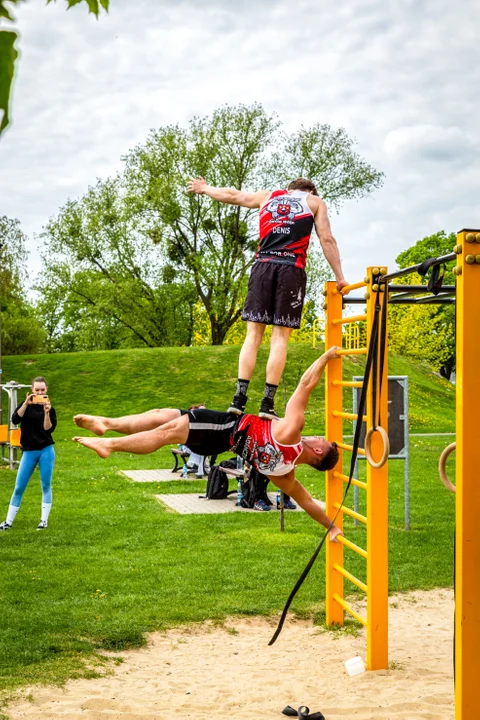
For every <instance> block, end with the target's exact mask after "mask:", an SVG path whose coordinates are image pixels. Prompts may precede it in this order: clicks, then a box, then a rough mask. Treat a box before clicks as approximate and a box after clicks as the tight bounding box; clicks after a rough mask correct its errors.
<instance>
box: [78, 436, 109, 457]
mask: <svg viewBox="0 0 480 720" xmlns="http://www.w3.org/2000/svg"><path fill="white" fill-rule="evenodd" d="M72 440H73V442H77V443H79V444H80V445H85V447H88V448H90V450H95V452H96V453H97V455H100V457H101V458H107V457H108V456H109V455H110V453H111V452H112V451H111V450H110V448H109V444H110V441H109V440H108V439H105V440H100V438H91V437H80V436H78V435H77V436H76V437H74V438H72Z"/></svg>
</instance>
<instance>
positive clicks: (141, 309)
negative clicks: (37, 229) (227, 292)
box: [37, 178, 194, 351]
mask: <svg viewBox="0 0 480 720" xmlns="http://www.w3.org/2000/svg"><path fill="white" fill-rule="evenodd" d="M42 238H43V240H44V242H45V246H44V251H43V255H42V259H43V264H44V271H43V272H42V273H41V276H40V279H39V281H38V284H37V290H38V291H39V293H40V295H41V300H40V302H39V311H40V312H41V315H42V318H43V320H44V324H45V327H46V329H47V333H48V347H49V349H50V351H53V350H63V351H69V350H80V349H82V350H93V349H113V348H117V347H137V346H141V345H146V346H148V347H156V346H160V345H174V344H190V340H191V331H192V328H191V326H192V318H191V310H190V307H191V305H192V303H193V302H194V292H193V288H192V287H191V285H189V283H186V282H178V283H175V282H173V279H172V278H171V277H169V274H168V272H166V271H165V268H163V267H162V265H161V262H160V260H159V258H158V253H157V252H156V249H155V247H154V246H153V245H152V242H151V240H150V239H149V238H148V237H145V235H143V234H141V233H138V232H137V230H136V228H135V225H134V224H133V223H132V220H131V217H130V216H129V213H128V206H127V205H126V204H125V202H124V197H123V195H122V192H121V182H120V179H118V178H114V179H111V180H106V181H105V182H101V181H98V182H97V184H96V185H95V187H93V188H90V190H89V191H88V193H87V194H86V195H85V196H84V197H83V198H81V199H80V200H76V201H69V202H68V203H67V204H66V205H65V207H64V208H62V210H61V212H60V214H59V216H58V217H57V218H56V219H54V220H52V221H50V223H49V224H48V225H47V227H46V229H45V231H44V232H43V234H42Z"/></svg>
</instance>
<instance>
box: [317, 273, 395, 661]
mask: <svg viewBox="0 0 480 720" xmlns="http://www.w3.org/2000/svg"><path fill="white" fill-rule="evenodd" d="M379 272H380V269H379V268H372V267H370V268H368V269H367V275H366V277H365V280H364V282H359V283H355V284H354V285H352V286H350V287H349V288H345V289H344V290H349V289H355V288H360V287H366V288H367V292H366V293H365V299H364V300H363V302H364V303H365V300H366V303H365V304H366V306H367V312H366V315H361V316H357V320H366V324H367V347H368V345H369V343H370V340H371V332H372V325H373V321H374V316H375V297H374V291H373V290H372V289H371V288H372V279H373V276H374V275H378V273H379ZM381 272H382V274H383V275H385V274H386V272H387V270H386V269H385V268H381ZM325 288H326V290H325V293H324V294H325V297H326V302H325V304H324V309H325V311H326V322H325V344H326V347H330V346H332V345H339V346H341V344H342V325H343V324H345V323H349V322H350V319H349V318H343V316H342V311H343V297H342V295H341V294H340V293H338V292H337V290H336V288H335V283H334V282H327V283H326V284H325ZM381 300H382V302H383V301H386V300H385V294H384V293H383V292H382V293H381ZM366 352H367V348H361V349H359V350H358V351H357V353H356V354H365V353H366ZM380 352H381V348H380V346H379V348H378V353H379V356H378V365H379V367H380ZM347 353H348V351H344V352H342V353H341V355H344V354H347ZM384 353H385V354H384V358H385V359H384V364H383V378H382V384H381V390H380V379H379V378H377V381H376V382H377V387H376V392H377V408H378V407H380V413H381V418H382V426H383V429H384V430H385V432H387V431H388V428H387V415H388V363H387V346H385V349H384ZM325 382H326V401H325V405H326V407H325V415H326V436H327V437H328V439H329V440H334V441H336V442H337V444H338V446H339V448H340V460H339V462H338V464H337V469H334V470H331V471H329V472H327V480H326V501H327V514H328V515H329V516H330V517H333V516H334V515H335V513H336V512H337V511H338V509H339V508H340V506H341V503H342V499H343V494H344V483H345V482H348V476H347V475H344V474H343V471H342V467H343V457H342V455H343V452H342V451H347V452H349V451H351V450H352V448H351V446H349V445H346V444H345V443H344V442H343V420H349V419H352V415H353V414H352V413H346V412H343V388H344V387H347V388H349V387H352V385H353V383H352V382H350V381H344V380H343V374H342V359H340V360H338V361H336V362H332V363H329V364H328V366H327V369H326V374H325ZM372 400H373V393H372V387H369V393H368V398H367V416H366V420H367V428H371V427H373V426H374V425H375V422H376V419H374V417H373V402H372ZM353 419H358V418H357V417H355V418H353ZM371 452H372V455H373V457H374V458H376V459H378V458H381V457H382V454H383V452H384V447H383V442H382V437H381V435H380V433H378V432H375V433H373V436H372V438H371ZM359 454H361V455H363V454H364V450H362V449H359ZM352 484H354V485H355V486H356V487H359V488H361V489H362V490H363V491H365V492H366V508H367V511H366V515H365V516H364V515H361V514H360V513H357V512H355V511H354V510H352V509H350V508H349V507H343V508H342V509H341V511H340V513H339V516H338V520H337V525H338V526H339V527H343V515H348V516H350V517H353V518H355V519H357V520H359V521H360V522H362V523H363V524H365V525H366V529H367V547H366V549H363V548H361V547H359V546H358V545H356V544H355V543H353V542H351V541H350V540H348V539H347V538H344V537H340V538H339V539H340V542H339V543H331V542H327V545H326V548H327V550H326V614H327V624H328V625H333V624H338V625H343V623H344V611H347V612H349V613H350V614H351V615H353V617H355V618H356V619H357V620H358V621H359V622H361V623H362V624H363V625H364V626H365V627H366V633H367V668H368V669H369V670H381V669H386V668H388V463H385V464H383V465H382V466H381V467H378V468H374V467H372V466H371V465H370V464H369V463H367V478H366V482H362V481H359V480H354V481H352ZM345 547H346V548H348V549H349V550H351V551H353V552H356V553H357V554H358V555H360V556H361V557H363V558H365V560H366V563H367V568H366V576H367V582H366V584H365V583H363V582H362V581H360V580H359V579H358V578H356V577H354V576H353V575H352V574H351V573H350V572H349V571H348V570H346V568H345V566H344V548H345ZM345 579H346V580H348V581H349V582H351V583H353V584H354V585H356V586H357V587H358V588H360V589H361V590H363V591H364V592H365V593H366V597H367V617H366V618H365V617H363V616H361V615H360V614H359V613H357V612H355V611H354V610H352V608H351V607H350V606H349V605H348V603H347V602H346V601H345V599H344V581H345Z"/></svg>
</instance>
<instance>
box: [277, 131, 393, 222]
mask: <svg viewBox="0 0 480 720" xmlns="http://www.w3.org/2000/svg"><path fill="white" fill-rule="evenodd" d="M354 145H355V140H354V139H352V138H350V137H349V136H348V135H347V132H346V130H345V128H342V127H340V128H336V129H333V128H332V127H331V126H330V125H321V124H320V123H315V124H314V125H312V127H311V128H305V127H303V126H302V127H301V128H300V130H298V131H297V132H294V133H292V134H291V135H288V136H286V137H285V139H284V145H283V148H282V150H281V151H280V152H276V153H274V155H273V160H272V162H271V168H272V173H273V175H275V174H276V175H277V177H278V180H279V182H280V184H281V185H285V184H286V183H287V182H288V181H289V180H291V179H292V178H294V177H305V178H309V179H311V180H314V181H315V183H316V185H317V188H318V189H319V192H320V195H321V196H322V197H323V199H324V200H325V202H326V203H327V204H328V205H329V207H334V208H336V209H338V208H339V207H340V205H341V204H342V203H343V202H344V201H345V200H359V199H360V198H362V197H365V196H366V195H368V193H370V192H372V190H373V189H375V188H378V187H380V186H381V185H382V183H383V178H384V174H383V173H381V172H378V171H377V170H375V169H374V168H373V167H371V165H369V164H368V163H367V162H366V161H365V160H364V159H363V158H361V157H360V155H358V153H356V152H355V150H354Z"/></svg>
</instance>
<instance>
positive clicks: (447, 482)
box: [438, 442, 457, 493]
mask: <svg viewBox="0 0 480 720" xmlns="http://www.w3.org/2000/svg"><path fill="white" fill-rule="evenodd" d="M456 447H457V443H456V442H453V443H450V445H447V447H446V448H445V450H444V451H443V452H442V454H441V455H440V460H439V461H438V472H439V473H440V480H441V481H442V483H443V484H444V485H445V487H446V488H447V490H450V492H452V493H456V492H457V488H456V487H455V485H453V484H452V483H451V482H450V480H449V479H448V477H447V471H446V467H445V466H446V464H447V458H448V456H449V455H450V453H452V452H453V451H454V450H455V448H456Z"/></svg>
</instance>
